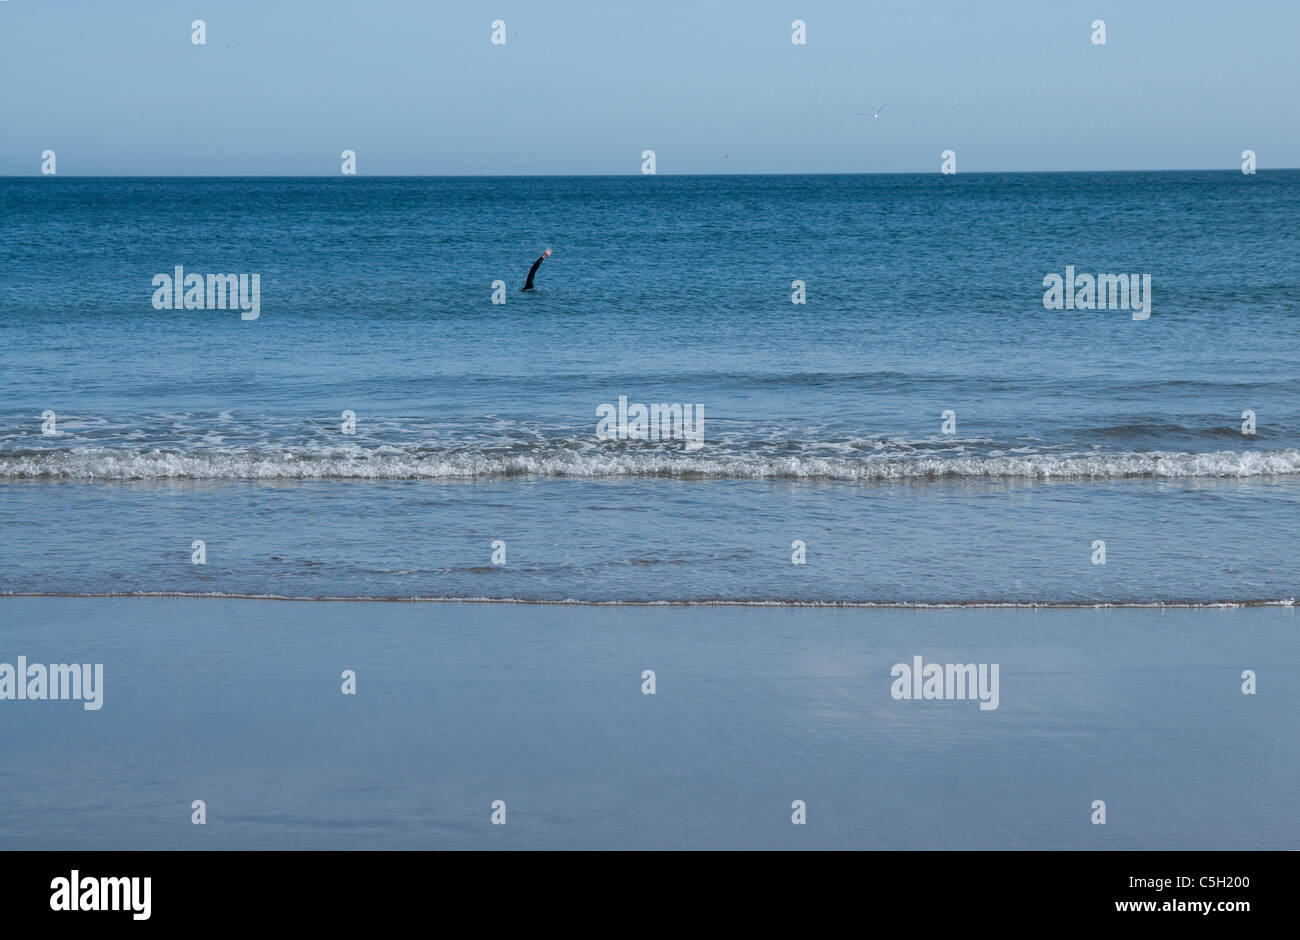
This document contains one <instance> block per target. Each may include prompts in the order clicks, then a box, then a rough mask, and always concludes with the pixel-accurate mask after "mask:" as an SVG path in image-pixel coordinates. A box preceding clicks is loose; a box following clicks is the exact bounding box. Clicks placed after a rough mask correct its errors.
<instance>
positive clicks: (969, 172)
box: [0, 166, 1300, 180]
mask: <svg viewBox="0 0 1300 940" xmlns="http://www.w3.org/2000/svg"><path fill="white" fill-rule="evenodd" d="M1297 170H1300V167H1290V166H1280V167H1260V168H1259V169H1258V171H1257V172H1258V173H1290V172H1296V171H1297ZM1082 173H1091V174H1096V173H1233V174H1240V173H1241V170H1240V168H1238V167H1198V168H1184V169H1154V168H1142V169H1125V170H963V171H962V172H961V173H950V174H945V173H943V172H941V171H937V170H872V171H848V170H834V171H821V172H777V171H772V172H756V173H364V174H363V173H356V174H342V173H58V174H42V173H39V172H37V173H21V174H18V173H7V174H3V173H0V179H3V180H23V179H49V178H51V177H53V178H55V179H58V178H60V177H62V178H66V179H340V180H343V179H353V180H357V179H603V178H625V177H630V178H639V177H642V176H667V177H674V178H678V179H686V178H693V177H713V176H719V177H721V176H736V177H750V176H1032V175H1041V176H1048V175H1067V174H1082Z"/></svg>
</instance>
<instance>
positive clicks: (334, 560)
mask: <svg viewBox="0 0 1300 940" xmlns="http://www.w3.org/2000/svg"><path fill="white" fill-rule="evenodd" d="M1297 219H1300V172H1296V171H1261V172H1260V173H1258V174H1257V175H1255V176H1245V175H1243V174H1241V173H1239V172H1221V173H1220V172H1198V173H1191V172H1187V173H1181V172H1170V173H1098V174H1088V173H1075V174H1071V173H1057V174H970V175H960V174H959V175H957V176H952V177H947V176H942V175H939V174H933V175H915V176H912V175H894V176H784V177H783V176H764V177H730V176H719V177H630V178H622V177H618V178H615V177H593V178H573V177H566V178H438V179H410V178H392V179H362V178H339V179H71V178H44V179H30V180H29V179H4V180H0V226H2V228H3V232H4V237H3V240H0V272H2V276H0V370H2V371H0V591H4V592H14V593H25V592H42V593H132V592H181V593H213V594H249V595H277V596H288V597H383V598H389V597H403V598H404V597H457V598H471V597H490V598H502V599H505V598H514V599H528V600H565V599H579V600H599V601H686V600H694V601H706V600H751V601H790V602H879V603H920V604H946V603H955V604H963V603H982V602H993V603H1059V604H1088V603H1171V602H1179V603H1197V604H1201V603H1216V602H1246V601H1284V600H1286V599H1289V598H1292V597H1294V596H1295V595H1296V594H1297V593H1300V592H1298V591H1297V584H1298V582H1300V573H1298V572H1300V568H1298V567H1297V564H1296V559H1297V558H1298V557H1300V526H1297V524H1296V521H1297V518H1298V515H1300V514H1298V510H1300V364H1297V353H1298V352H1300V234H1298V233H1297V227H1296V220H1297ZM546 247H552V248H553V249H554V255H553V256H552V257H551V258H550V259H548V260H547V261H546V262H545V263H544V264H543V265H542V267H541V269H540V272H539V274H538V278H537V288H538V289H537V290H536V292H535V293H532V294H525V293H521V292H520V290H519V288H520V287H521V286H522V283H523V279H524V276H525V274H526V272H527V270H528V268H529V265H530V264H531V263H532V262H533V260H535V258H536V257H537V255H538V254H540V253H541V251H542V249H543V248H546ZM177 266H182V267H183V268H184V271H185V272H186V273H198V274H202V275H205V276H206V275H209V274H248V275H251V274H257V275H258V278H259V285H260V306H259V310H258V317H257V319H255V320H252V319H243V318H242V317H241V314H240V312H239V311H238V310H209V309H188V310H187V309H180V310H177V309H161V310H159V309H156V308H155V306H154V303H153V299H154V296H155V287H154V278H155V275H159V274H168V275H171V274H172V273H173V272H174V270H175V268H176V267H177ZM1067 266H1068V267H1071V268H1073V269H1074V270H1075V271H1076V272H1077V274H1079V275H1081V274H1084V273H1088V274H1091V275H1093V276H1097V275H1099V274H1110V273H1124V274H1139V275H1149V276H1150V284H1151V288H1150V299H1151V306H1150V316H1149V318H1147V319H1134V317H1133V315H1132V313H1131V312H1130V311H1129V310H1125V309H1099V310H1098V309H1093V310H1089V309H1060V310H1057V309H1045V307H1044V303H1043V296H1044V293H1045V287H1044V278H1045V277H1046V276H1047V275H1050V274H1053V273H1055V274H1059V275H1061V276H1062V277H1064V276H1065V275H1066V270H1067ZM498 279H499V280H502V281H504V282H505V283H506V284H507V285H508V291H507V293H506V303H505V304H503V305H502V304H494V303H493V302H492V296H493V286H492V285H493V282H494V281H496V280H498ZM796 280H797V281H802V282H803V283H804V285H805V290H806V303H804V304H794V303H792V302H791V295H792V291H793V289H794V288H793V286H792V285H793V282H794V281H796ZM620 396H626V399H627V401H628V402H630V403H647V404H649V403H665V404H681V405H692V406H698V407H699V408H702V415H703V420H702V426H701V427H702V434H701V439H700V446H699V447H697V448H692V447H688V446H687V442H686V441H683V440H681V439H673V440H654V441H647V440H619V439H613V440H611V439H602V437H601V436H600V435H599V434H598V421H599V417H598V415H599V409H600V408H601V406H602V405H605V404H609V405H612V406H617V404H618V402H619V398H620ZM347 411H350V412H353V413H354V414H355V433H351V434H347V433H344V431H343V423H344V412H347ZM946 411H951V412H953V414H954V415H955V428H953V427H951V426H950V427H949V428H948V430H950V431H952V433H944V428H943V424H944V418H943V414H944V412H946ZM1245 411H1251V412H1253V413H1254V415H1255V421H1256V430H1255V433H1254V434H1253V435H1251V434H1243V433H1242V425H1243V421H1244V420H1245V419H1244V418H1243V412H1245ZM45 412H53V414H54V420H53V423H52V425H51V424H50V422H49V421H48V419H46V420H45V421H44V422H43V417H42V416H43V414H44V413H45ZM696 413H697V414H698V412H696ZM43 423H44V424H45V428H46V429H47V430H52V431H53V433H42V429H43ZM195 540H202V541H203V542H204V543H205V552H206V563H205V564H202V565H197V564H193V563H192V555H193V551H194V549H193V547H192V546H193V543H194V541H195ZM796 540H797V541H800V542H802V543H804V546H805V549H804V551H805V553H806V563H805V564H802V565H800V564H794V563H793V562H792V555H793V554H794V553H795V550H796V549H795V547H794V545H793V543H794V542H795V541H796ZM1098 541H1101V542H1104V543H1105V564H1095V563H1094V560H1095V559H1096V558H1098V557H1099V556H1098V555H1097V551H1096V549H1095V547H1094V545H1095V543H1096V542H1098ZM494 542H504V543H505V563H504V564H495V563H494V560H493V554H494V546H493V543H494ZM497 560H500V556H499V554H498V559H497Z"/></svg>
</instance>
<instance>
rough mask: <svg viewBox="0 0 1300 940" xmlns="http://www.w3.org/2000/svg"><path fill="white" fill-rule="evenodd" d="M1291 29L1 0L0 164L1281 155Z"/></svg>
mask: <svg viewBox="0 0 1300 940" xmlns="http://www.w3.org/2000/svg"><path fill="white" fill-rule="evenodd" d="M498 18H499V19H503V20H505V21H506V24H507V29H508V41H507V43H506V45H505V46H494V45H492V44H491V42H490V41H489V38H490V33H491V22H492V21H493V20H494V19H498ZM193 19H203V20H204V21H205V22H206V24H207V39H208V42H207V45H206V46H195V45H192V44H191V42H190V22H191V21H192V20H193ZM795 19H802V20H804V21H805V22H806V23H807V37H808V41H807V45H805V46H796V45H793V44H792V43H791V42H790V34H791V28H790V24H791V22H792V21H793V20H795ZM1094 19H1103V20H1105V21H1106V29H1107V42H1106V45H1104V46H1097V45H1093V43H1092V41H1091V27H1090V24H1091V23H1092V21H1093V20H1094ZM1297 40H1300V2H1296V0H1243V2H1238V3H1234V4H1231V5H1225V4H1221V3H1215V2H1208V0H1191V2H1174V0H1159V2H1157V0H1146V2H1143V0H1124V2H1116V0H1089V2H1076V0H1059V2H1058V0H1005V2H990V3H988V4H981V3H972V2H969V0H929V2H919V0H908V2H903V0H896V2H872V0H854V2H815V0H780V2H771V0H750V2H744V0H729V2H721V0H719V2H708V0H694V2H689V3H688V2H651V0H646V2H604V3H597V2H581V0H529V2H514V0H510V2H497V0H487V2H481V3H480V2H472V3H458V4H450V3H438V2H433V0H420V2H414V0H365V2H360V0H358V2H355V3H354V2H341V0H311V2H307V0H277V2H270V0H190V2H188V3H184V4H178V3H176V2H175V0H170V2H165V0H112V2H110V0H94V2H92V0H0V89H3V91H0V175H33V174H39V171H40V153H41V151H42V150H45V149H47V148H49V149H53V150H55V151H56V153H57V155H58V172H59V175H60V176H76V175H116V174H130V175H201V174H214V175H225V174H230V175H263V174H266V175H278V174H292V175H299V174H301V175H337V174H338V172H339V163H340V160H339V154H340V153H341V152H342V151H343V150H344V149H352V150H355V151H356V153H357V168H358V172H359V174H361V175H387V174H421V175H422V174H431V175H440V174H465V173H471V174H474V173H487V174H495V173H521V174H549V173H560V174H567V173H639V172H640V164H641V156H640V155H641V151H642V150H644V149H646V148H652V149H654V150H655V152H656V155H657V168H658V172H659V173H661V174H667V173H782V172H850V173H852V172H913V171H916V172H937V171H938V169H939V162H940V152H941V151H943V150H945V149H948V148H951V149H953V150H955V151H956V152H957V159H958V167H957V168H958V170H959V171H960V172H977V171H997V170H1071V169H1082V170H1086V169H1098V170H1111V169H1113V170H1120V169H1191V168H1197V169H1199V168H1223V169H1235V168H1237V167H1239V166H1240V163H1241V160H1240V154H1241V151H1242V150H1244V149H1246V148H1250V149H1253V150H1255V151H1256V153H1257V154H1258V160H1259V167H1260V169H1262V170H1263V169H1269V168H1275V167H1296V166H1300V120H1297V118H1298V117H1300V104H1298V101H1297V99H1298V93H1300V54H1297V50H1296V45H1297ZM881 105H887V107H886V108H885V110H884V111H883V112H882V113H881V115H880V117H879V118H874V119H873V118H872V117H870V116H869V115H868V116H866V117H863V116H859V114H858V112H860V111H866V112H872V111H874V110H875V109H876V108H879V107H880V106H881ZM724 154H726V157H725V158H724V156H723V155H724Z"/></svg>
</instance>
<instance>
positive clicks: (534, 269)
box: [524, 252, 549, 290]
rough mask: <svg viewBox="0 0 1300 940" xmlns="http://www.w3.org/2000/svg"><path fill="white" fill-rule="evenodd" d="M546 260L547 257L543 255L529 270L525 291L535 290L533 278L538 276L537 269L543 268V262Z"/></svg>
mask: <svg viewBox="0 0 1300 940" xmlns="http://www.w3.org/2000/svg"><path fill="white" fill-rule="evenodd" d="M547 254H549V252H547ZM545 260H546V255H542V256H541V257H540V258H538V259H537V260H536V261H534V262H533V266H532V267H531V268H529V269H528V280H526V281H525V282H524V290H532V289H533V278H535V277H536V276H537V269H538V268H540V267H541V266H542V262H543V261H545Z"/></svg>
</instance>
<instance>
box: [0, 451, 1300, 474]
mask: <svg viewBox="0 0 1300 940" xmlns="http://www.w3.org/2000/svg"><path fill="white" fill-rule="evenodd" d="M394 450H396V449H394V448H385V449H384V450H383V452H375V451H371V452H367V453H363V454H358V453H346V454H340V453H339V452H337V451H329V450H323V451H313V450H302V451H262V450H234V451H196V452H190V453H182V452H167V451H159V450H150V451H139V452H134V451H129V450H124V449H117V448H85V449H72V450H57V451H42V452H28V453H25V454H0V479H5V480H84V481H96V480H216V481H220V480H230V481H261V480H370V481H382V480H457V479H463V480H476V479H491V478H512V477H556V478H565V477H567V478H579V479H594V478H604V477H661V478H673V479H684V480H689V479H708V480H728V479H730V480H809V481H817V480H825V481H847V482H861V483H870V482H894V481H898V482H907V481H918V482H924V481H931V480H961V479H995V480H1121V479H1131V478H1152V479H1195V478H1244V477H1260V476H1279V475H1290V474H1300V450H1297V449H1283V450H1268V451H1249V452H1239V451H1212V452H1205V453H1180V452H1165V451H1151V452H1121V453H1100V452H1096V453H1073V454H1071V453H1017V454H1014V455H984V456H976V455H933V454H931V455H922V454H896V455H891V454H879V453H877V454H869V455H862V456H818V455H809V454H800V455H770V454H752V453H749V454H747V453H744V452H734V451H732V452H718V453H714V454H709V453H707V452H706V453H685V452H665V451H662V450H655V451H647V450H640V449H631V448H624V447H615V448H611V449H610V450H609V451H600V450H596V451H591V450H587V451H583V452H578V451H566V450H561V451H559V452H556V451H554V450H548V451H546V452H537V453H530V452H522V453H520V452H515V453H510V454H496V453H475V452H467V451H459V452H445V453H411V452H401V451H400V450H398V451H397V452H393V451H394Z"/></svg>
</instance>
